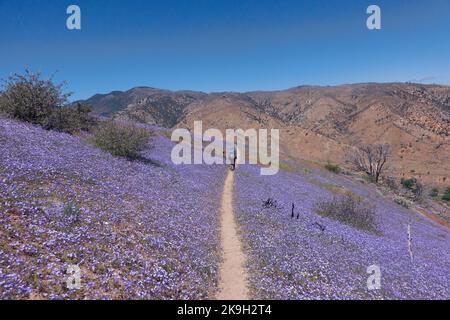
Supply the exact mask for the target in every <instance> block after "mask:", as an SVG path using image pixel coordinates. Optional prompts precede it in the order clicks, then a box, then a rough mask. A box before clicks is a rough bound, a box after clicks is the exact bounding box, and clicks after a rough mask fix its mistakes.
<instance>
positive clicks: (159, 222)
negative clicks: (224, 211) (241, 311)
mask: <svg viewBox="0 0 450 320" xmlns="http://www.w3.org/2000/svg"><path fill="white" fill-rule="evenodd" d="M171 147H172V144H171V142H170V141H169V140H168V139H167V138H166V137H164V135H156V136H155V137H154V138H153V141H152V148H151V149H149V150H147V151H146V152H145V156H146V157H148V158H149V159H151V161H152V163H142V162H130V161H127V160H125V159H121V158H116V157H113V156H111V155H109V154H107V153H105V152H103V151H101V150H99V149H97V148H95V147H94V146H92V145H90V144H89V143H88V142H87V140H86V139H84V138H81V137H75V136H70V135H67V134H62V133H56V132H52V131H45V130H43V129H41V128H38V127H35V126H32V125H29V124H25V123H20V122H16V121H14V120H8V119H4V118H0V150H1V152H0V298H1V299H27V298H32V299H40V298H43V299H65V298H70V299H121V298H123V299H130V298H132V299H141V298H142V299H143V298H146V299H203V298H210V297H211V296H212V295H213V294H214V292H215V290H216V287H217V283H218V279H217V278H218V265H219V261H220V249H219V246H220V243H219V215H218V210H219V209H220V208H219V207H218V206H217V203H219V202H220V195H221V191H222V187H223V180H224V177H225V173H226V170H225V168H224V167H218V166H206V165H205V166H174V165H172V163H171V161H170V150H171ZM69 203H73V204H75V205H76V206H77V207H78V208H79V209H80V212H79V216H71V215H67V214H65V213H64V212H65V210H64V208H65V207H66V206H67V204H69ZM70 264H77V265H79V266H80V268H81V272H82V286H81V289H79V290H69V289H67V287H66V279H67V274H66V270H67V267H68V266H69V265H70Z"/></svg>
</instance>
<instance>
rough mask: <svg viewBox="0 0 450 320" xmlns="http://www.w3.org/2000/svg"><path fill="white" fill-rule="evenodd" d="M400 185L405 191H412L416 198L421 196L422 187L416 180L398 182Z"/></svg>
mask: <svg viewBox="0 0 450 320" xmlns="http://www.w3.org/2000/svg"><path fill="white" fill-rule="evenodd" d="M400 183H401V184H402V186H403V187H405V188H406V189H408V190H410V191H412V192H413V193H414V195H415V196H416V197H421V196H422V194H423V185H422V184H421V183H420V182H419V180H417V179H416V178H410V179H404V178H402V179H401V180H400Z"/></svg>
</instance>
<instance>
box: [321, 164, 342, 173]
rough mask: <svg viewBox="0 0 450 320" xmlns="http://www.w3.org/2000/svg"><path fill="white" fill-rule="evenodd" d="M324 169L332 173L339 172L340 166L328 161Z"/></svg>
mask: <svg viewBox="0 0 450 320" xmlns="http://www.w3.org/2000/svg"><path fill="white" fill-rule="evenodd" d="M325 169H327V170H328V171H331V172H334V173H340V172H341V168H340V167H339V166H338V165H337V164H332V163H330V162H328V163H327V164H326V165H325Z"/></svg>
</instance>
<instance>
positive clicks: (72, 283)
mask: <svg viewBox="0 0 450 320" xmlns="http://www.w3.org/2000/svg"><path fill="white" fill-rule="evenodd" d="M66 273H67V274H68V275H69V276H68V277H67V279H66V285H67V289H69V290H79V289H80V288H81V269H80V267H79V266H77V265H76V264H71V265H69V266H68V267H67V270H66Z"/></svg>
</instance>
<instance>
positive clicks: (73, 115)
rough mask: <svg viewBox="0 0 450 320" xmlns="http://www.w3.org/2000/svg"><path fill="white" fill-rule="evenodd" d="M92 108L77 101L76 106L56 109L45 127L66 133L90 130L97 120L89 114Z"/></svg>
mask: <svg viewBox="0 0 450 320" xmlns="http://www.w3.org/2000/svg"><path fill="white" fill-rule="evenodd" d="M90 112H91V108H90V107H89V106H87V105H83V104H80V103H77V104H76V105H75V106H71V107H67V108H60V109H56V110H54V111H53V112H52V113H51V114H50V116H49V117H48V119H47V121H46V124H45V128H46V129H49V130H56V131H61V132H66V133H71V134H72V133H75V132H77V131H80V130H83V131H90V130H91V129H92V128H94V127H95V125H96V124H97V120H96V119H95V118H93V117H91V116H90V115H89V113H90Z"/></svg>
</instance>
